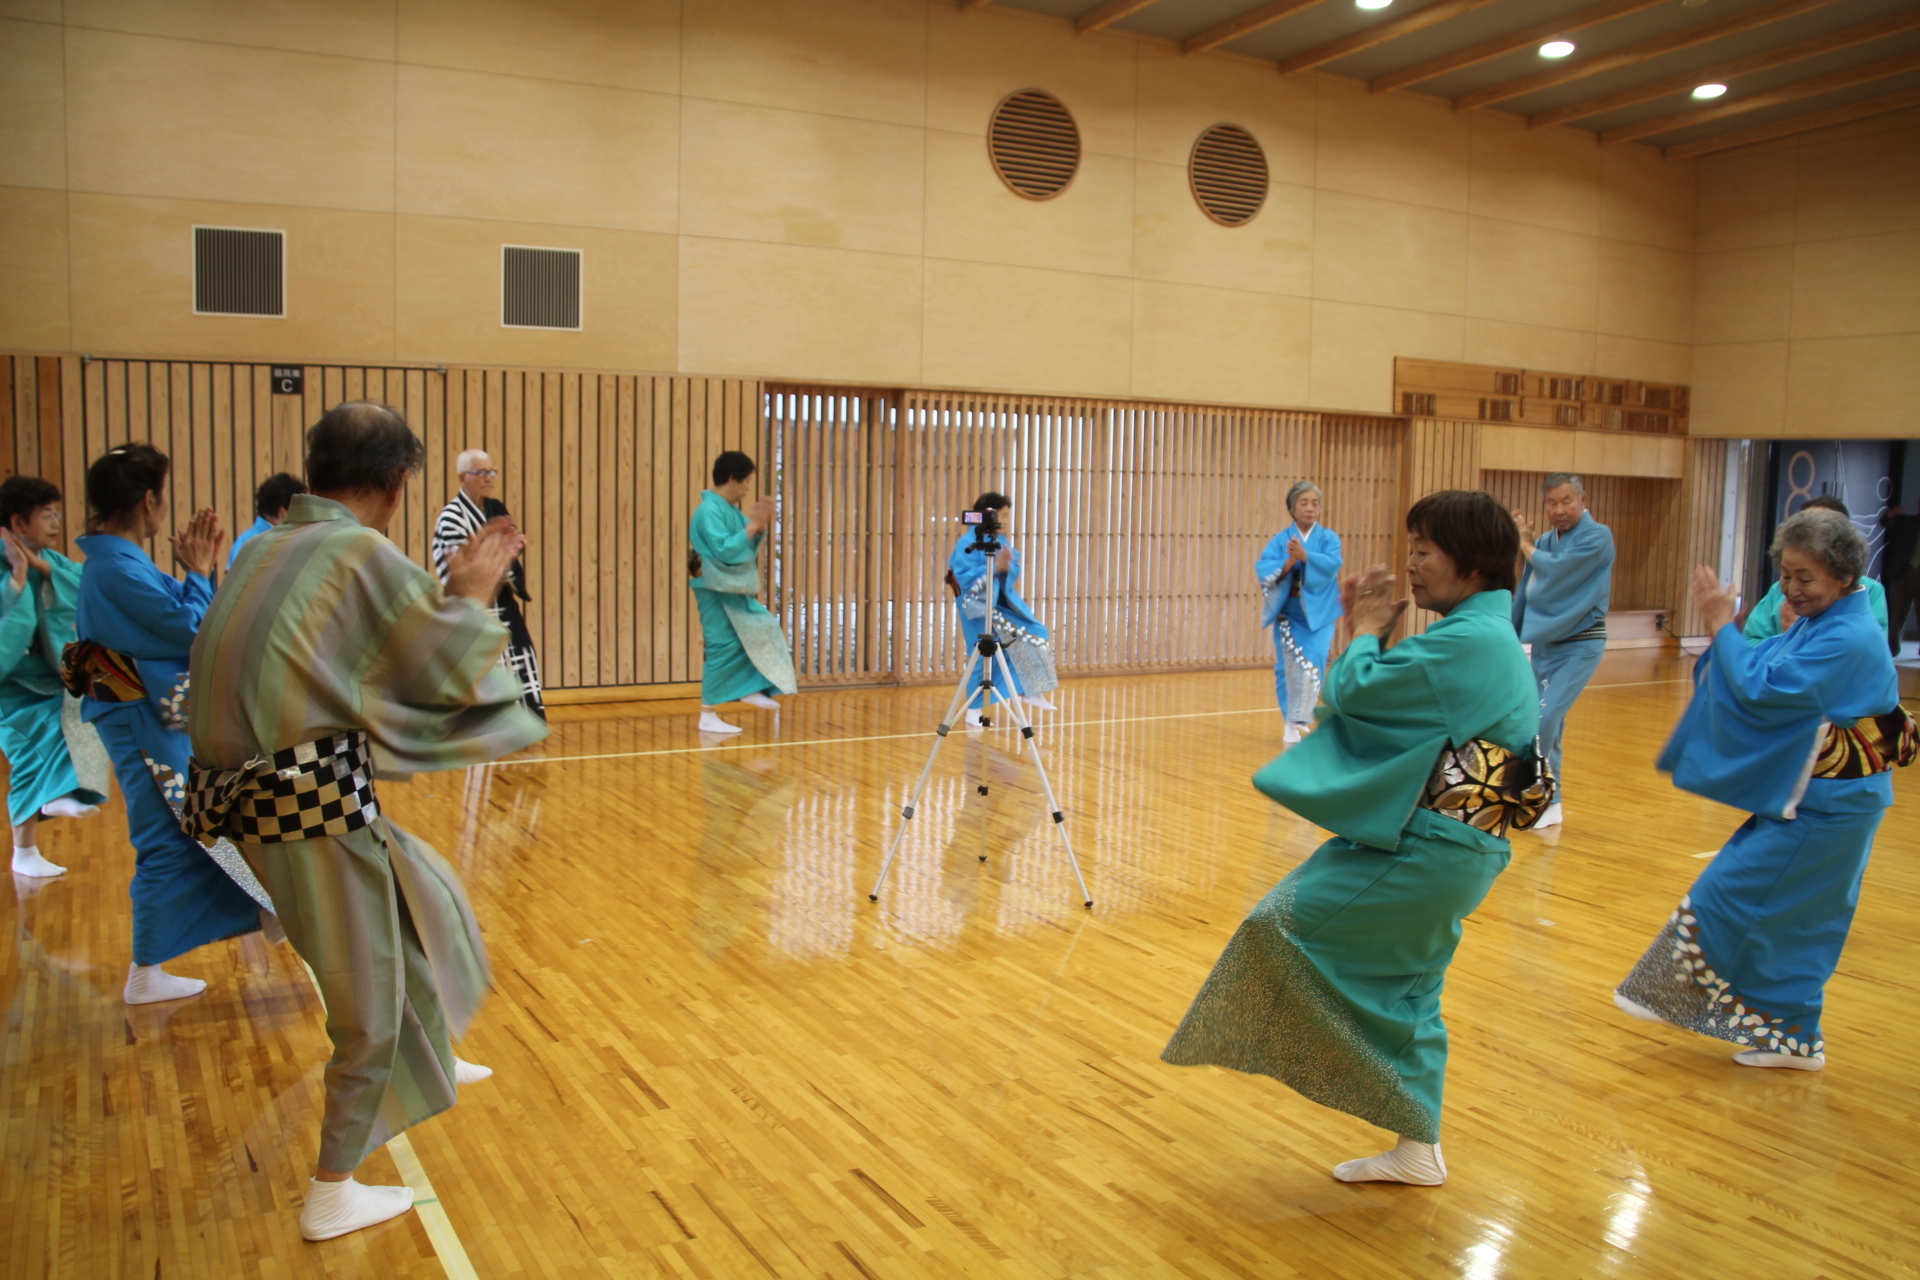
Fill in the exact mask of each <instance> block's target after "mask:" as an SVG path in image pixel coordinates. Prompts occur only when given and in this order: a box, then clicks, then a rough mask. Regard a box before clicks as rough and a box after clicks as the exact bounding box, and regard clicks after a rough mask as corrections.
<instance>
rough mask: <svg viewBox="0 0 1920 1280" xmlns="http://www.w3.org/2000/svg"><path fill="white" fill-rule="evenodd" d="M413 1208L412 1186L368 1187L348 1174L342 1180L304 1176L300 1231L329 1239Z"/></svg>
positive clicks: (311, 1237)
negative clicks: (330, 1180) (326, 1179)
mask: <svg viewBox="0 0 1920 1280" xmlns="http://www.w3.org/2000/svg"><path fill="white" fill-rule="evenodd" d="M411 1208H413V1188H412V1187H369V1186H366V1185H365V1184H363V1183H359V1182H356V1181H354V1180H353V1179H352V1178H348V1179H347V1180H346V1181H345V1182H322V1181H320V1180H319V1179H318V1178H309V1179H308V1180H307V1207H306V1208H304V1209H302V1210H301V1211H300V1234H301V1235H303V1236H305V1237H306V1238H307V1239H309V1240H331V1239H333V1238H334V1237H335V1236H344V1235H346V1234H347V1233H348V1232H349V1231H359V1230H361V1229H362V1228H364V1227H371V1226H377V1225H378V1224H380V1223H382V1222H385V1221H386V1220H387V1219H389V1218H397V1217H399V1216H400V1215H401V1214H403V1213H405V1212H406V1211H407V1210H409V1209H411Z"/></svg>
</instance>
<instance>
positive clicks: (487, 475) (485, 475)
mask: <svg viewBox="0 0 1920 1280" xmlns="http://www.w3.org/2000/svg"><path fill="white" fill-rule="evenodd" d="M460 474H461V475H463V476H479V477H480V478H481V479H482V480H491V479H493V478H494V477H495V476H497V475H499V474H500V473H499V472H498V471H462V472H461V473H460Z"/></svg>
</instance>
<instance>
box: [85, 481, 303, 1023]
mask: <svg viewBox="0 0 1920 1280" xmlns="http://www.w3.org/2000/svg"><path fill="white" fill-rule="evenodd" d="M167 470H168V462H167V456H166V455H165V454H163V453H161V452H160V451H159V450H158V449H156V448H154V447H153V446H152V445H150V444H130V445H123V446H122V447H120V448H118V449H114V450H112V451H111V452H109V453H106V454H104V455H103V456H101V457H100V458H99V459H98V460H97V461H95V462H94V464H93V465H92V466H91V467H89V468H88V469H87V506H88V508H89V509H90V511H91V512H92V518H93V527H94V532H92V533H90V534H88V535H87V536H85V537H83V538H81V539H80V544H79V545H80V550H81V551H82V552H84V553H85V554H86V557H87V563H86V567H85V569H84V570H82V572H81V575H80V600H79V607H78V612H77V616H76V619H75V631H76V632H77V633H78V636H79V640H80V646H79V648H78V649H76V651H75V652H74V655H73V661H72V663H71V664H70V666H71V667H72V668H73V670H74V671H75V673H76V675H75V682H76V684H77V685H78V686H79V687H80V688H81V689H82V690H84V693H85V696H84V697H82V699H81V707H82V712H81V714H82V716H83V717H84V718H85V719H86V721H87V723H88V724H91V725H92V726H93V727H94V728H95V729H96V730H97V731H98V732H99V734H100V737H101V740H102V741H103V742H105V744H106V747H107V753H108V754H109V755H110V756H111V757H112V758H113V767H114V772H115V773H116V774H117V775H118V777H119V779H120V794H121V795H122V796H123V797H124V798H125V800H126V802H127V834H128V836H129V837H130V838H131V839H132V841H133V882H132V883H131V884H130V885H129V886H128V890H127V892H128V895H129V896H130V897H131V898H132V899H133V961H132V963H131V964H130V965H128V967H127V985H126V989H125V991H124V993H123V998H124V999H125V1000H126V1002H127V1003H128V1004H154V1003H157V1002H159V1001H163V1000H183V999H186V998H187V997H188V996H197V995H199V994H200V993H201V992H202V991H205V990H206V989H207V984H206V983H205V982H204V981H202V980H201V979H199V978H185V977H181V976H180V975H178V974H172V973H168V972H166V971H165V970H164V969H162V968H161V967H160V966H161V965H162V964H164V963H166V962H167V961H169V960H172V959H174V958H175V957H177V956H182V955H185V954H186V953H187V952H189V951H192V950H194V949H195V948H196V947H202V946H205V945H206V944H207V943H209V942H218V941H220V940H221V939H222V938H231V937H235V936H237V935H239V934H243V933H251V932H253V931H254V930H256V929H258V928H260V927H261V923H262V921H261V914H260V913H261V910H262V908H264V907H267V906H268V905H269V903H268V899H267V896H266V893H265V891H263V890H262V889H260V887H259V882H258V880H257V879H255V878H254V876H253V875H252V873H250V872H248V871H247V870H246V869H245V863H243V862H242V861H241V860H240V854H239V851H238V850H236V849H233V848H232V846H231V845H229V846H227V849H228V853H227V857H228V865H229V867H230V868H231V869H230V870H228V869H222V867H221V865H220V864H219V863H218V862H216V861H215V860H214V858H213V857H212V856H211V855H209V853H208V852H207V849H206V848H205V846H203V845H202V844H201V843H200V842H199V841H198V840H195V839H194V838H193V837H192V836H189V835H188V834H187V833H186V832H185V831H183V830H182V829H181V826H180V815H179V812H178V808H177V806H179V805H180V804H181V802H182V801H184V800H185V798H186V785H187V757H188V756H189V755H190V754H191V749H190V747H189V744H188V741H187V735H186V697H187V658H188V654H189V652H190V651H191V650H192V648H193V637H194V633H196V632H197V631H199V629H200V620H201V619H202V618H203V617H205V616H206V612H207V606H208V605H209V604H211V603H213V582H212V580H211V577H210V575H211V574H212V572H213V569H214V566H215V565H217V564H219V563H220V557H219V551H220V543H221V542H223V541H225V538H224V537H223V535H222V533H221V530H220V518H219V517H218V516H217V515H215V514H214V513H213V512H212V511H202V512H200V513H199V514H198V515H196V516H195V517H194V519H193V521H192V523H191V524H189V525H188V526H187V527H186V528H185V529H184V530H182V531H181V532H179V533H177V534H175V535H174V536H173V538H172V542H173V553H174V556H175V558H176V559H177V560H179V562H180V563H181V564H183V565H185V566H186V568H187V579H186V581H185V582H182V581H180V580H179V579H178V578H175V577H173V576H172V575H171V574H166V573H162V572H161V571H160V566H158V565H156V564H155V563H154V562H153V557H152V556H149V555H148V554H147V552H146V549H145V548H144V547H143V546H142V545H141V544H142V543H144V542H147V541H149V540H150V539H152V538H154V537H155V536H156V535H158V534H160V533H161V531H162V530H164V529H165V528H166V526H167V497H166V483H167ZM236 875H238V876H239V878H240V879H241V880H244V881H245V882H246V884H247V886H248V887H247V888H242V887H241V885H240V884H239V883H236V880H235V876H236Z"/></svg>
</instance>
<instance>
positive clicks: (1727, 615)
mask: <svg viewBox="0 0 1920 1280" xmlns="http://www.w3.org/2000/svg"><path fill="white" fill-rule="evenodd" d="M1693 607H1694V608H1695V609H1698V610H1699V611H1700V621H1701V622H1702V623H1704V624H1705V625H1706V628H1707V634H1708V635H1713V634H1714V633H1716V632H1718V631H1719V630H1720V628H1722V627H1724V626H1726V625H1727V624H1728V623H1729V622H1732V621H1733V618H1734V615H1735V614H1737V613H1739V612H1740V598H1739V596H1737V595H1736V594H1735V593H1734V590H1733V587H1732V586H1731V585H1729V584H1727V583H1724V582H1722V581H1720V575H1719V574H1717V573H1715V572H1714V571H1713V570H1712V569H1711V568H1709V567H1708V566H1706V565H1704V564H1703V565H1699V566H1697V567H1696V568H1695V569H1694V571H1693Z"/></svg>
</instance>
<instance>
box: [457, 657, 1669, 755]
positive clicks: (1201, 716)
mask: <svg viewBox="0 0 1920 1280" xmlns="http://www.w3.org/2000/svg"><path fill="white" fill-rule="evenodd" d="M1686 682H1687V678H1686V677H1681V678H1677V679H1672V680H1628V681H1623V682H1621V683H1619V684H1590V685H1588V686H1587V688H1589V689H1637V688H1641V687H1643V686H1645V685H1654V684H1685V683H1686ZM1279 711H1280V708H1278V707H1242V708H1239V709H1237V710H1233V711H1176V712H1171V713H1169V714H1167V715H1159V716H1112V717H1109V718H1108V719H1105V720H1061V721H1057V722H1055V723H1053V724H1049V725H1047V726H1046V727H1047V728H1048V729H1084V728H1088V727H1090V726H1094V725H1103V724H1138V723H1140V722H1141V721H1145V720H1205V719H1211V718H1218V717H1222V716H1264V715H1277V714H1278V713H1279ZM927 733H928V731H927V730H921V731H919V732H917V733H871V734H865V735H863V736H860V737H852V738H799V739H795V740H794V741H792V742H721V743H715V744H714V745H713V746H710V747H708V746H700V747H656V748H654V749H653V750H651V751H603V752H600V753H599V754H596V755H585V756H528V757H527V758H525V759H519V760H491V761H488V762H487V763H486V764H476V765H470V766H468V767H469V768H473V769H511V768H516V767H518V766H521V765H534V764H574V763H577V762H579V761H582V760H632V759H637V758H639V757H641V756H686V755H698V754H699V753H700V752H703V751H745V750H748V749H752V750H755V751H773V750H778V749H781V748H785V747H825V746H838V745H840V744H841V743H848V742H897V741H901V740H903V739H907V738H924V737H926V736H927Z"/></svg>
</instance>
